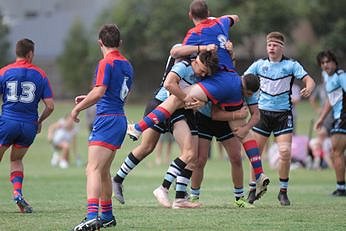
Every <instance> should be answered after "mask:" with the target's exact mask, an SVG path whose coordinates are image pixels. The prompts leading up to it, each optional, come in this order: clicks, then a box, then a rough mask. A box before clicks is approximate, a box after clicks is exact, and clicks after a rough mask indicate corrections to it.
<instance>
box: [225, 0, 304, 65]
mask: <svg viewBox="0 0 346 231" xmlns="http://www.w3.org/2000/svg"><path fill="white" fill-rule="evenodd" d="M230 13H232V14H238V15H239V17H240V22H239V24H237V25H236V26H235V27H234V30H233V31H234V32H231V36H232V41H235V46H237V43H240V44H242V45H243V46H244V47H245V48H246V51H247V57H248V58H249V59H254V58H255V47H256V44H258V38H259V37H261V38H262V37H264V36H265V35H266V34H267V33H269V32H271V31H280V32H282V33H284V34H285V36H286V37H287V39H290V32H291V30H292V28H293V26H294V25H296V24H297V20H296V12H295V10H294V8H293V7H292V3H291V2H290V1H281V0H279V1H278V0H266V1H265V2H263V1H256V0H247V1H243V2H240V1H239V2H238V4H237V5H233V4H232V5H231V6H229V7H228V8H225V12H224V13H223V14H230Z"/></svg>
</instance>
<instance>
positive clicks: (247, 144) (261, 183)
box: [229, 120, 270, 199]
mask: <svg viewBox="0 0 346 231" xmlns="http://www.w3.org/2000/svg"><path fill="white" fill-rule="evenodd" d="M245 123H246V122H245V120H232V121H229V125H230V127H231V128H232V130H234V129H236V128H237V127H241V126H244V124H245ZM238 138H239V137H238ZM239 140H240V142H241V143H242V146H243V148H244V150H245V153H246V155H247V157H248V159H249V160H250V163H251V166H252V169H253V171H254V174H255V180H256V198H257V199H259V198H260V197H262V195H263V194H264V193H265V192H266V191H267V186H268V184H269V183H270V180H269V178H268V177H267V176H266V175H265V174H264V171H263V167H262V160H261V155H260V149H259V147H258V144H257V141H256V140H255V137H254V135H253V133H252V132H251V131H249V132H248V133H247V134H246V136H245V137H242V138H239Z"/></svg>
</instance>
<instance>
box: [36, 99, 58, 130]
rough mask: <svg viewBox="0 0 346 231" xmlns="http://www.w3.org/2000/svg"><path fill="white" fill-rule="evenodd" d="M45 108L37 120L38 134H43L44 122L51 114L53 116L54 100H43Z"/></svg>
mask: <svg viewBox="0 0 346 231" xmlns="http://www.w3.org/2000/svg"><path fill="white" fill-rule="evenodd" d="M42 101H43V103H44V105H45V107H44V109H43V112H42V113H41V115H40V116H39V117H38V120H37V124H38V129H37V133H40V132H41V127H42V122H43V121H44V120H45V119H47V118H48V116H50V114H52V112H53V111H54V100H53V98H45V99H43V100H42Z"/></svg>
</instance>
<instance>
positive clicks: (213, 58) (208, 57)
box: [198, 51, 219, 75]
mask: <svg viewBox="0 0 346 231" xmlns="http://www.w3.org/2000/svg"><path fill="white" fill-rule="evenodd" d="M198 56H199V60H201V62H202V63H203V64H204V65H205V66H206V67H207V68H208V75H213V74H215V73H216V72H217V71H218V70H219V57H218V56H217V53H216V52H213V51H204V52H203V51H202V52H200V53H199V54H198Z"/></svg>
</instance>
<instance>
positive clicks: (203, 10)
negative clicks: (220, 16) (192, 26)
mask: <svg viewBox="0 0 346 231" xmlns="http://www.w3.org/2000/svg"><path fill="white" fill-rule="evenodd" d="M190 13H191V16H192V18H194V19H206V18H208V16H209V10H208V5H207V3H206V2H205V1H204V0H194V1H192V2H191V4H190Z"/></svg>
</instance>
